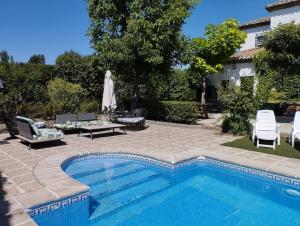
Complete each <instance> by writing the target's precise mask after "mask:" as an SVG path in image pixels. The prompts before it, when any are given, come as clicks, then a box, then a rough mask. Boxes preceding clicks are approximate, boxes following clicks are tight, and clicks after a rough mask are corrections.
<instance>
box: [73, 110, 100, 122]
mask: <svg viewBox="0 0 300 226" xmlns="http://www.w3.org/2000/svg"><path fill="white" fill-rule="evenodd" d="M95 120H97V115H96V114H95V113H94V112H93V113H81V114H78V115H77V121H79V122H81V121H95Z"/></svg>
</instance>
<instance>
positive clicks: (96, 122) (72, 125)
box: [54, 120, 103, 130]
mask: <svg viewBox="0 0 300 226" xmlns="http://www.w3.org/2000/svg"><path fill="white" fill-rule="evenodd" d="M91 125H97V126H99V125H103V122H102V121H101V120H92V121H82V122H78V121H74V122H68V123H66V124H54V127H55V128H58V129H62V130H64V129H66V130H68V129H77V128H81V127H82V126H91Z"/></svg>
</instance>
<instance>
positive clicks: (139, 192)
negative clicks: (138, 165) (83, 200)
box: [90, 177, 170, 219]
mask: <svg viewBox="0 0 300 226" xmlns="http://www.w3.org/2000/svg"><path fill="white" fill-rule="evenodd" d="M168 186H170V182H169V181H168V180H166V179H164V178H162V177H158V178H149V179H148V180H146V181H144V182H143V183H140V184H137V185H136V186H133V187H130V188H129V189H125V190H122V191H120V192H117V193H113V194H111V195H109V196H107V197H105V198H97V199H94V200H93V202H94V203H90V212H91V215H90V219H95V218H97V217H104V216H106V215H108V214H111V213H113V212H114V211H116V210H118V209H119V208H122V207H125V206H127V205H130V204H132V203H134V202H136V201H139V200H141V199H143V198H147V197H149V196H150V195H152V194H154V193H156V192H158V191H161V190H163V189H165V188H167V187H168Z"/></svg>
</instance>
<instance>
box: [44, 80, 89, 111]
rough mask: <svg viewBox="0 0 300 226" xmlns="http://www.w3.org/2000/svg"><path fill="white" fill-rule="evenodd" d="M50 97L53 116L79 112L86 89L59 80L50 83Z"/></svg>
mask: <svg viewBox="0 0 300 226" xmlns="http://www.w3.org/2000/svg"><path fill="white" fill-rule="evenodd" d="M48 95H49V99H50V102H49V105H50V108H52V110H53V114H57V113H67V112H77V111H78V110H79V109H80V104H81V102H82V100H83V99H84V89H83V88H82V87H81V86H80V85H79V84H73V83H70V82H66V81H64V80H63V79H58V78H57V79H54V80H52V81H50V82H49V85H48Z"/></svg>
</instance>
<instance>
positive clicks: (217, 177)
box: [33, 154, 300, 226]
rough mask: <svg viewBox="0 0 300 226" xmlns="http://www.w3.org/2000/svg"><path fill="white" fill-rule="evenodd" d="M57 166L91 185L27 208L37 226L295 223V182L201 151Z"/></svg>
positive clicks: (298, 192)
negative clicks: (167, 159) (53, 204)
mask: <svg viewBox="0 0 300 226" xmlns="http://www.w3.org/2000/svg"><path fill="white" fill-rule="evenodd" d="M62 167H63V169H64V171H65V172H66V173H67V174H69V175H70V176H71V177H73V178H74V179H76V180H78V181H80V182H82V183H84V184H87V185H88V186H90V189H89V193H88V195H87V194H78V195H77V196H76V199H75V198H74V197H71V198H73V199H72V200H75V201H74V202H73V201H72V203H71V204H68V205H65V206H64V205H63V204H61V203H62V202H65V203H67V201H66V200H62V201H61V202H60V204H59V206H60V208H57V209H51V208H50V207H45V206H43V207H44V209H43V211H40V212H38V214H35V215H34V216H33V219H34V220H35V221H36V222H37V223H38V224H39V225H41V226H54V225H72V226H100V225H105V226H107V225H122V226H123V225H124V226H127V225H128V226H133V225H149V226H150V225H165V226H168V225H256V226H257V225H300V182H299V181H298V180H294V179H291V178H287V177H283V176H279V175H274V174H270V173H266V172H261V171H258V170H254V169H249V168H245V167H240V166H236V165H232V164H228V163H224V162H220V161H217V160H213V159H207V158H198V159H192V160H189V161H186V162H182V163H180V164H178V165H171V164H168V163H164V162H160V161H157V160H152V159H149V158H144V157H139V156H133V155H124V154H123V155H117V154H106V155H101V154H99V155H87V156H83V157H80V158H72V159H69V160H67V161H66V162H65V163H64V164H63V166H62ZM77 197H79V198H77ZM68 202H69V201H68ZM48 205H49V204H48ZM43 207H42V208H43ZM39 208H41V207H39ZM45 209H46V210H45ZM47 210H48V211H47ZM50 210H51V211H50ZM36 212H37V211H36Z"/></svg>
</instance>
